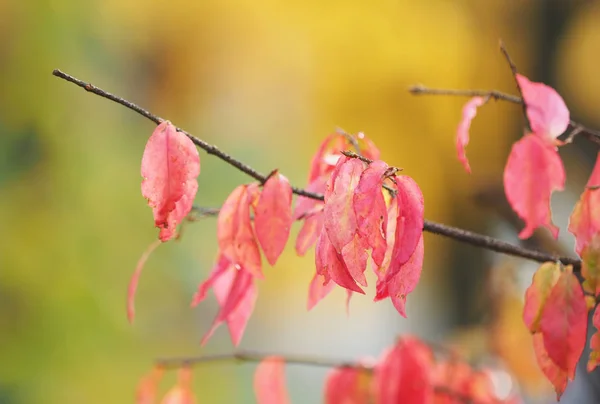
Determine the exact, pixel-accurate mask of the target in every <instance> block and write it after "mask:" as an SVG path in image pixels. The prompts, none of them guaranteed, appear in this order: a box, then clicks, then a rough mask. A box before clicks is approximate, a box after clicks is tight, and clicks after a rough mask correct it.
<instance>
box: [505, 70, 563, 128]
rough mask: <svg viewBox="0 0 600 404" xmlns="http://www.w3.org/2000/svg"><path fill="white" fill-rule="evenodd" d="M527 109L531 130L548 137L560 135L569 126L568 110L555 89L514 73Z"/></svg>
mask: <svg viewBox="0 0 600 404" xmlns="http://www.w3.org/2000/svg"><path fill="white" fill-rule="evenodd" d="M516 78H517V82H518V83H519V87H520V88H521V93H522V94H523V99H524V101H525V105H526V107H527V108H526V109H527V118H528V119H529V123H530V125H531V130H532V131H533V132H534V133H535V134H537V135H539V136H544V137H547V138H549V139H555V138H557V137H558V136H560V135H561V134H562V133H563V132H564V131H565V130H567V127H568V126H569V120H570V117H569V110H568V108H567V106H566V104H565V102H564V100H563V99H562V97H561V96H560V95H559V94H558V93H557V92H556V90H555V89H553V88H552V87H549V86H547V85H545V84H543V83H536V82H532V81H529V79H528V78H527V77H525V76H523V75H521V74H517V75H516Z"/></svg>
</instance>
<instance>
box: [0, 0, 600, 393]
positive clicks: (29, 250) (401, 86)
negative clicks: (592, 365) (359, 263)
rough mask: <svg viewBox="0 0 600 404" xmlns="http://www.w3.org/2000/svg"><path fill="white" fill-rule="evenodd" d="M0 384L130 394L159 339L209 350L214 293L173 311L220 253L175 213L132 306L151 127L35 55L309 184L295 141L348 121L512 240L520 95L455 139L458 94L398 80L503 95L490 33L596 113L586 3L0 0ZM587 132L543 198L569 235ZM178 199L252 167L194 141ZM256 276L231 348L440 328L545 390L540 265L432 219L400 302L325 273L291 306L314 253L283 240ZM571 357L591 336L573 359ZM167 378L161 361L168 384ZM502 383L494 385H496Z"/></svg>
mask: <svg viewBox="0 0 600 404" xmlns="http://www.w3.org/2000/svg"><path fill="white" fill-rule="evenodd" d="M0 16H1V17H0V223H1V225H0V226H1V229H2V232H1V236H0V403H2V404H25V403H47V404H55V403H81V402H85V403H128V402H133V397H134V391H135V387H136V384H137V382H138V380H139V379H140V377H141V376H142V375H143V374H145V373H146V372H148V371H149V370H150V368H151V366H152V361H153V359H154V358H156V357H164V356H180V355H199V354H208V353H215V352H229V351H231V350H232V349H233V348H232V346H231V343H230V339H229V335H228V333H227V329H226V328H225V327H221V328H220V329H219V330H218V331H217V333H216V334H215V335H214V336H213V338H212V339H211V340H210V342H209V343H208V345H207V346H206V347H205V348H201V347H200V345H199V341H200V339H201V337H202V335H203V334H204V333H205V332H206V331H207V330H208V328H209V327H210V324H211V322H212V320H213V317H214V315H215V314H216V312H217V305H216V301H215V299H214V298H213V297H212V294H211V297H210V298H209V299H207V301H205V302H204V303H202V304H201V305H200V306H199V307H197V308H195V309H190V308H189V303H190V301H191V297H192V295H193V293H194V291H195V289H196V287H197V285H198V284H199V283H200V282H201V281H202V280H204V279H205V278H206V276H207V274H208V272H209V270H210V268H211V266H212V264H213V260H214V258H215V254H216V237H215V231H216V228H215V225H216V221H215V220H214V219H205V220H203V221H200V222H198V223H194V224H189V225H187V226H186V227H185V229H184V232H183V237H182V239H181V240H180V241H179V242H169V243H167V244H165V245H162V246H160V247H159V248H158V250H157V251H156V252H155V253H154V254H153V255H152V256H151V257H150V259H149V261H148V263H147V265H146V268H145V272H144V273H143V275H142V277H141V281H140V285H139V289H138V294H137V299H136V303H137V317H136V320H135V323H134V324H133V325H129V324H128V323H127V320H126V313H125V297H126V288H127V284H128V282H129V278H130V276H131V274H132V272H133V269H134V267H135V264H136V262H137V260H138V258H139V256H140V255H141V253H142V252H143V251H144V250H145V248H146V247H147V246H148V245H149V244H150V243H151V242H152V241H153V240H155V239H156V237H157V234H158V231H157V230H156V229H155V228H154V227H153V220H152V214H151V210H150V208H148V206H147V205H146V202H145V200H144V199H143V197H142V196H141V193H140V182H141V177H140V161H141V156H142V152H143V149H144V146H145V143H146V141H147V138H148V136H149V135H150V134H151V132H152V130H153V129H154V124H152V123H151V122H150V121H148V120H146V119H144V118H142V117H140V116H138V115H137V114H135V113H133V112H131V111H129V110H126V109H125V108H123V107H121V106H119V105H116V104H114V103H111V102H109V101H107V100H105V99H102V98H100V97H96V96H93V95H89V94H87V93H85V92H84V91H83V90H81V89H79V88H77V87H75V86H73V85H71V84H68V83H66V82H64V81H61V80H59V79H57V78H54V77H52V76H51V72H52V69H54V68H60V69H62V70H64V71H66V72H67V73H70V74H73V75H75V76H76V77H79V78H81V79H82V80H85V81H90V82H92V83H93V84H95V85H98V86H100V87H102V88H104V89H106V90H108V91H112V92H115V93H117V94H119V95H121V96H123V97H125V98H128V99H130V100H131V101H134V102H136V103H138V104H140V105H142V106H144V107H147V108H149V109H150V110H151V111H153V112H154V113H156V114H158V115H160V116H162V117H164V118H168V119H170V120H171V121H173V122H174V123H175V124H176V125H178V126H181V127H183V128H186V129H187V130H189V131H190V132H192V133H193V134H195V135H197V136H198V137H201V138H202V139H204V140H206V141H208V142H210V143H214V144H217V145H219V146H220V147H221V148H223V149H224V150H226V151H227V152H229V153H230V154H232V155H233V156H236V157H238V158H241V159H243V160H244V161H246V162H247V163H249V164H251V165H252V166H253V167H255V168H256V169H257V170H259V171H261V172H263V173H267V172H269V171H271V170H272V169H274V168H279V169H280V170H281V171H282V172H283V173H284V174H285V175H286V176H288V178H289V179H290V180H291V182H292V183H293V184H295V185H298V186H303V185H305V184H306V178H307V175H308V166H309V162H310V158H311V157H312V155H313V153H314V152H315V151H316V148H317V147H318V145H319V143H320V142H321V140H322V139H323V138H324V136H326V135H327V134H329V133H331V132H332V131H333V130H334V129H335V128H336V127H338V126H339V127H341V128H343V129H344V130H346V131H348V132H351V133H356V132H358V131H363V132H365V133H366V134H367V136H369V137H371V138H372V139H373V140H374V141H375V143H376V144H377V145H378V146H379V147H380V149H381V150H382V158H383V159H384V160H386V161H387V162H388V163H389V164H391V165H396V166H400V167H403V168H404V173H406V174H408V175H411V176H412V177H413V178H415V179H416V180H417V182H418V183H419V184H420V186H421V187H422V189H423V192H424V195H425V201H426V210H425V211H426V217H427V218H428V219H431V220H435V221H440V222H444V223H448V224H452V225H456V226H461V227H464V228H467V229H470V230H474V231H478V232H482V233H486V234H490V235H494V236H497V237H501V238H502V239H505V240H508V241H513V242H519V241H518V240H517V238H516V234H517V233H518V231H519V230H520V229H521V228H522V222H520V221H519V220H518V219H517V218H515V217H514V216H513V214H512V213H511V211H510V209H508V205H507V204H506V199H505V197H504V194H503V191H502V185H501V184H502V170H503V167H504V164H505V162H506V159H507V156H508V153H509V150H510V146H511V144H512V143H513V142H514V141H515V140H517V139H518V138H519V137H520V136H521V135H522V128H523V119H522V116H521V109H520V108H519V106H516V105H510V104H506V103H502V102H498V103H495V102H490V103H489V104H487V105H486V106H485V107H483V108H481V109H480V110H479V113H478V116H477V118H476V119H475V120H474V122H473V125H472V129H471V143H470V145H469V147H468V149H467V153H468V156H469V159H470V161H471V167H472V169H473V174H472V175H470V176H469V175H468V174H466V173H465V172H464V170H463V169H462V167H461V165H460V164H459V162H458V161H457V158H456V155H455V143H454V137H455V131H456V127H457V125H458V122H459V119H460V116H461V108H462V106H463V105H464V103H465V102H466V101H467V99H464V98H460V99H459V98H450V97H433V96H420V97H416V96H411V95H410V94H409V93H408V91H407V89H408V87H409V86H410V85H412V84H416V83H421V84H424V85H427V86H431V87H446V88H485V89H499V90H502V91H505V92H510V93H515V88H514V82H513V80H512V77H511V75H510V71H509V69H508V67H507V65H506V63H505V61H504V60H503V58H502V56H501V54H500V52H499V51H498V40H499V39H500V38H502V39H503V40H504V42H505V43H506V46H507V48H508V49H509V51H510V52H511V55H512V57H513V59H514V60H515V62H516V64H517V66H518V67H519V69H520V71H521V72H522V73H523V74H525V75H527V76H528V77H529V78H530V79H532V80H535V81H543V82H545V83H548V84H550V85H552V86H554V87H555V88H557V90H558V91H559V92H560V93H561V94H562V96H563V97H564V98H565V100H566V102H567V105H568V106H569V107H570V110H571V114H572V118H573V119H575V120H577V121H580V122H582V123H584V124H586V125H589V126H591V127H595V128H600V117H599V116H598V114H597V106H598V105H599V104H600V75H598V74H597V66H598V63H599V62H600V60H599V58H600V56H599V55H600V24H599V23H598V22H599V21H600V2H598V1H583V0H579V1H577V0H567V1H565V0H562V1H550V0H547V1H541V0H538V1H534V0H522V1H506V0H486V1H480V0H479V1H478V0H456V1H446V0H423V1H408V0H385V1H384V0H378V1H372V2H365V1H354V0H350V1H349V0H345V1H326V2H325V1H315V0H304V1H287V2H282V1H274V0H260V1H256V0H255V1H246V0H239V1H230V2H225V1H217V0H203V1H197V2H194V1H188V0H170V1H168V2H165V1H159V0H144V1H142V0H103V1H99V0H90V1H74V0H46V1H44V0H21V1H19V0H0ZM596 153H597V151H596V147H595V146H593V145H592V144H590V143H588V142H586V141H585V140H583V139H579V140H577V141H576V142H575V144H573V145H570V146H567V147H564V148H562V149H561V155H562V157H563V158H564V161H565V165H566V169H567V178H568V181H567V183H568V189H567V190H566V191H565V192H563V193H561V194H559V195H556V196H555V198H554V199H553V208H554V220H555V223H557V224H558V225H560V226H561V229H562V232H561V237H560V240H559V242H558V243H557V242H553V241H552V240H550V239H549V237H548V233H547V232H545V231H540V232H539V234H536V236H535V237H534V238H532V239H531V240H528V241H526V242H525V243H524V244H526V245H529V246H532V247H536V248H544V249H546V250H548V251H561V252H563V253H565V254H574V252H573V240H572V237H571V235H570V234H569V233H568V232H567V231H566V225H567V220H568V216H569V214H570V212H571V209H572V207H573V205H574V203H575V201H576V199H577V198H578V197H579V194H580V193H581V191H582V190H583V187H584V185H585V182H586V181H587V177H588V175H589V173H590V171H591V168H592V165H593V162H594V161H595V156H596ZM200 156H201V160H202V173H201V175H200V177H199V192H198V196H197V200H196V202H197V204H199V205H202V206H219V205H220V204H221V203H222V202H223V200H224V199H225V198H226V197H227V195H228V194H229V193H230V192H231V190H232V189H233V188H234V187H235V186H236V185H238V184H240V183H243V182H248V181H249V178H248V177H246V176H244V175H242V174H240V173H239V172H237V171H235V170H234V169H233V168H231V167H229V166H227V165H225V164H224V163H223V162H221V161H219V160H216V159H215V158H213V157H210V156H207V155H206V153H204V152H200ZM298 229H299V226H298V225H295V227H294V229H293V232H292V236H291V237H292V239H291V240H292V242H290V243H289V248H288V249H287V250H286V252H285V253H284V255H283V256H282V257H281V258H280V260H279V262H278V263H277V265H276V267H274V268H271V267H268V265H267V264H266V262H265V270H264V272H265V274H266V280H265V281H263V282H260V285H259V289H260V294H259V299H258V302H257V306H256V309H255V312H254V315H253V316H252V318H251V320H250V323H249V325H248V328H247V331H246V334H245V337H244V339H243V341H242V343H241V347H242V348H245V349H251V350H257V351H261V352H277V353H289V354H307V355H321V356H324V357H335V358H340V359H356V358H362V357H368V356H378V355H379V354H380V353H381V351H382V350H383V349H384V348H385V347H386V346H388V345H390V344H391V343H393V341H394V339H395V337H396V336H397V335H398V334H407V333H409V334H416V335H418V336H420V337H422V338H425V339H427V340H430V341H435V342H439V343H444V344H450V345H452V346H455V347H456V348H457V349H459V350H460V352H462V353H463V354H464V355H465V356H466V357H467V358H468V359H469V360H472V361H473V362H475V363H484V364H486V365H490V366H493V367H495V368H498V369H504V370H507V371H510V372H512V373H513V374H514V375H515V383H518V385H519V387H518V388H519V389H520V390H521V391H522V392H523V393H524V394H526V396H527V397H528V400H529V401H528V402H540V403H541V402H553V401H554V399H553V393H552V389H551V387H550V385H549V383H548V382H547V381H546V380H545V379H544V378H543V376H542V375H541V373H540V372H539V371H538V369H537V365H536V363H535V359H534V358H533V353H532V350H531V338H530V336H529V335H528V332H527V331H526V329H525V326H524V325H523V323H522V320H521V310H522V296H523V293H524V289H525V288H526V287H527V286H528V284H529V282H530V281H531V276H532V273H533V271H534V270H535V269H536V265H535V264H533V263H529V262H525V261H523V260H519V259H510V258H507V257H505V256H500V255H497V254H491V253H488V252H485V251H482V250H478V249H475V248H473V247H470V246H467V245H463V244H459V243H457V242H454V241H452V240H446V239H443V238H440V237H437V236H432V235H427V236H426V239H425V243H426V244H425V246H426V247H425V251H426V252H425V267H424V270H423V277H422V281H421V283H420V284H419V286H418V288H417V289H416V291H415V292H414V293H413V294H412V295H411V296H410V297H409V299H408V305H407V312H408V319H404V318H402V317H400V316H399V315H398V314H397V312H396V311H395V310H394V309H393V307H392V305H391V302H390V301H389V300H385V301H382V302H378V303H373V302H372V297H373V296H374V288H373V286H374V283H375V282H374V278H373V277H371V278H369V280H370V285H371V288H370V289H369V293H368V294H367V296H355V297H354V298H353V299H352V302H351V305H350V314H349V315H346V312H345V307H344V305H345V293H344V292H343V291H342V290H335V291H334V292H333V293H332V294H331V295H329V296H328V297H327V298H326V299H324V300H323V301H322V302H321V303H320V304H319V305H318V306H317V307H316V308H315V309H313V310H312V311H311V312H307V311H306V299H307V293H308V284H309V282H310V279H311V277H312V275H313V271H314V261H313V252H312V250H311V252H310V253H309V254H308V255H307V256H306V257H304V258H300V257H297V256H296V255H295V253H294V251H293V248H292V247H293V240H295V236H296V233H297V231H298ZM586 361H587V352H585V353H584V355H583V362H584V364H583V365H585V362H586ZM253 371H254V365H251V364H242V365H234V364H212V365H206V366H203V367H199V368H197V369H196V370H195V373H194V386H195V391H196V393H197V396H198V402H200V403H234V402H235V403H253V402H254V396H253V393H252V374H253ZM325 372H326V371H325V370H323V369H313V368H306V367H293V366H290V367H288V370H287V378H288V386H289V389H290V391H291V394H292V400H293V402H294V403H317V402H320V397H321V395H322V388H323V378H324V375H325ZM173 381H174V375H170V376H167V377H166V380H165V381H164V382H163V384H162V385H161V391H163V392H164V391H166V389H167V388H168V387H169V386H170V384H171V383H172V382H173ZM599 385H600V378H599V377H598V375H597V374H592V375H587V374H586V372H585V369H584V367H583V368H582V369H581V370H579V372H578V377H577V378H576V381H575V382H574V383H572V384H571V385H570V386H569V387H568V388H567V392H566V394H565V396H564V398H563V400H561V401H562V402H567V403H570V402H573V403H575V402H578V403H582V402H600V387H599ZM500 387H502V388H500V390H502V389H504V390H502V391H505V390H506V387H507V385H506V383H504V385H503V386H500Z"/></svg>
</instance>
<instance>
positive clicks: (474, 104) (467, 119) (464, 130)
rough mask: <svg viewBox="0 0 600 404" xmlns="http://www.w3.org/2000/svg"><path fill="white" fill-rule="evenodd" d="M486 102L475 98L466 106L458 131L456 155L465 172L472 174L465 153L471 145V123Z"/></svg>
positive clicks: (480, 98)
mask: <svg viewBox="0 0 600 404" xmlns="http://www.w3.org/2000/svg"><path fill="white" fill-rule="evenodd" d="M484 103H485V100H484V99H483V98H482V97H473V98H471V99H470V100H469V102H467V103H466V104H465V106H464V107H463V110H462V119H461V120H460V123H459V124H458V129H457V130H456V154H457V155H458V160H459V161H460V162H461V164H462V165H463V167H464V168H465V171H466V172H468V173H469V174H471V166H470V165H469V160H468V159H467V155H466V153H465V148H466V147H467V145H468V144H469V128H470V127H471V121H472V120H473V118H475V115H477V108H478V107H480V106H482V105H483V104H484Z"/></svg>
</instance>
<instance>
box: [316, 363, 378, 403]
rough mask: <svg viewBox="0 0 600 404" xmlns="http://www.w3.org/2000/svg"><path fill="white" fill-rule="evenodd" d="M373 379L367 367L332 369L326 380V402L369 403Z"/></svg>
mask: <svg viewBox="0 0 600 404" xmlns="http://www.w3.org/2000/svg"><path fill="white" fill-rule="evenodd" d="M371 379H372V376H371V375H370V373H369V372H368V371H367V370H365V369H361V368H351V367H340V368H335V369H332V370H331V371H329V373H328V375H327V379H326V381H325V404H367V403H368V402H369V399H370V398H371V388H370V387H371Z"/></svg>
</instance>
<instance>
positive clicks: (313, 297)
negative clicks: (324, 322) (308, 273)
mask: <svg viewBox="0 0 600 404" xmlns="http://www.w3.org/2000/svg"><path fill="white" fill-rule="evenodd" d="M334 286H335V283H334V282H331V279H330V278H329V274H326V275H321V274H318V273H315V275H314V276H313V278H312V281H311V282H310V286H309V287H308V304H307V310H312V308H313V307H315V306H316V305H317V303H319V302H320V301H321V300H323V298H324V297H325V296H327V295H328V294H329V292H331V291H332V290H333V288H334Z"/></svg>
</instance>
